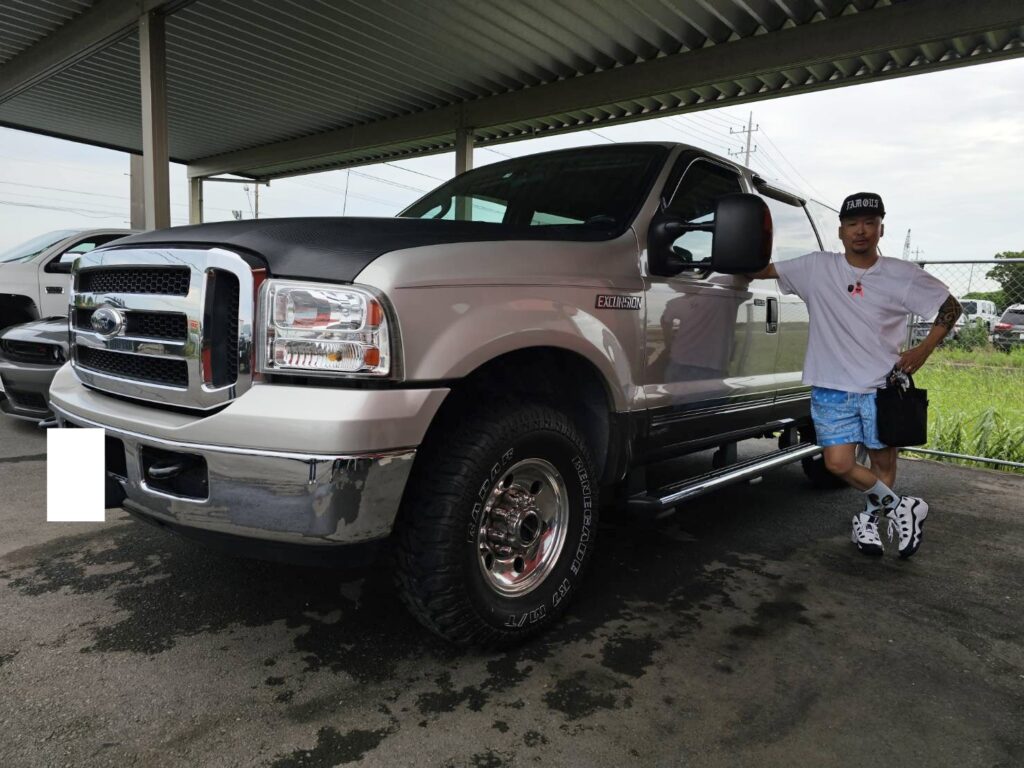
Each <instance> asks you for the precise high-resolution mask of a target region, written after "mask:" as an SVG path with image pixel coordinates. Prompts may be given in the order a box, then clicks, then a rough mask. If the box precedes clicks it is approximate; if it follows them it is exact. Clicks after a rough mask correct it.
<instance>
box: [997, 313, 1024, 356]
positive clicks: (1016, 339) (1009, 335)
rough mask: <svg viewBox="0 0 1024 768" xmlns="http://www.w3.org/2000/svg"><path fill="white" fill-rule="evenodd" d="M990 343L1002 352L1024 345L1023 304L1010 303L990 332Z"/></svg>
mask: <svg viewBox="0 0 1024 768" xmlns="http://www.w3.org/2000/svg"><path fill="white" fill-rule="evenodd" d="M992 345H993V346H994V347H995V348H996V349H1000V350H1002V351H1003V352H1009V351H1010V350H1011V349H1016V348H1018V347H1024V304H1011V305H1010V306H1009V307H1007V308H1006V311H1005V312H1003V316H1002V317H1000V318H999V322H998V323H996V327H995V329H994V331H993V334H992Z"/></svg>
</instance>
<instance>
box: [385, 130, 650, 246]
mask: <svg viewBox="0 0 1024 768" xmlns="http://www.w3.org/2000/svg"><path fill="white" fill-rule="evenodd" d="M667 152H668V150H667V149H666V148H664V147H659V146H645V145H640V146H638V145H623V146H615V147H588V148H586V149H574V150H569V151H564V152H549V153H547V154H543V155H533V156H531V157H524V158H517V159H515V160H509V161H507V162H503V163H495V164H494V165H488V166H485V167H483V168H478V169H476V170H473V171H469V172H468V173H464V174H462V175H460V176H457V177H456V178H454V179H452V180H451V181H450V182H448V183H447V184H445V185H444V186H441V187H439V188H438V189H436V190H434V191H433V192H430V193H429V194H427V196H426V197H424V198H423V199H421V200H419V201H417V202H415V203H413V204H412V205H411V206H410V207H409V208H407V209H406V210H405V211H403V212H402V213H401V214H399V215H400V216H406V217H411V218H418V219H465V218H469V219H471V220H473V221H485V222H493V223H498V222H501V223H504V224H515V225H520V226H533V227H575V228H581V229H582V228H587V229H596V230H615V231H622V230H624V229H625V228H626V227H627V226H628V225H629V224H630V223H631V222H632V220H633V217H634V216H635V215H636V212H637V210H638V209H639V207H640V205H641V204H642V203H643V201H644V199H645V197H646V196H647V192H648V190H649V189H650V186H651V184H652V182H653V181H654V176H655V175H656V174H657V172H658V170H660V168H661V166H662V163H663V162H664V158H665V155H666V154H667ZM467 214H468V215H467Z"/></svg>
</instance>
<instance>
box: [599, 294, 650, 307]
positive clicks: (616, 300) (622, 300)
mask: <svg viewBox="0 0 1024 768" xmlns="http://www.w3.org/2000/svg"><path fill="white" fill-rule="evenodd" d="M594 306H595V307H597V308H598V309H640V297H639V296H622V295H619V294H613V295H608V294H603V293H599V294H597V303H596V304H595V305H594Z"/></svg>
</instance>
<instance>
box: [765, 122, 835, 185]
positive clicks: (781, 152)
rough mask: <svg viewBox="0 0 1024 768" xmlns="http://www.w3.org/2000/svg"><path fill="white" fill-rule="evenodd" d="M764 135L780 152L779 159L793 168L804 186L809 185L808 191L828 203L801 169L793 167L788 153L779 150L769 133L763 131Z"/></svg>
mask: <svg viewBox="0 0 1024 768" xmlns="http://www.w3.org/2000/svg"><path fill="white" fill-rule="evenodd" d="M762 133H763V134H764V137H765V139H766V140H767V141H768V143H769V144H771V146H772V147H773V148H774V149H775V151H776V152H778V153H779V157H781V158H782V160H783V161H784V162H785V163H786V165H788V166H789V167H790V168H792V169H793V172H794V173H795V174H796V175H797V176H799V177H800V179H801V180H803V182H804V184H806V185H807V188H808V189H809V190H810V191H811V192H813V193H814V194H815V195H816V196H817V197H819V198H820V199H821V200H822V201H825V202H827V201H826V200H825V196H824V195H823V194H821V191H820V190H818V189H815V187H814V185H813V184H811V182H809V181H808V180H807V179H806V178H805V177H804V175H803V174H802V173H800V170H799V169H798V168H797V167H796V166H795V165H793V163H791V162H790V161H789V158H788V157H786V153H785V152H783V151H782V150H781V149H779V148H778V146H776V144H775V142H774V141H772V138H771V136H769V135H768V133H767V132H766V131H762Z"/></svg>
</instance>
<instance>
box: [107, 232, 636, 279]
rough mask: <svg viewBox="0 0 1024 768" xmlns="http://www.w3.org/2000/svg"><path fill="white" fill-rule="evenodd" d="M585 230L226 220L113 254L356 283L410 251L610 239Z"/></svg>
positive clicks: (148, 235) (139, 240) (136, 242)
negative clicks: (170, 255)
mask: <svg viewBox="0 0 1024 768" xmlns="http://www.w3.org/2000/svg"><path fill="white" fill-rule="evenodd" d="M614 234H616V233H615V232H612V231H609V230H605V229H589V228H587V229H585V228H583V227H579V226H574V227H524V226H514V225H509V224H491V223H486V222H476V221H441V220H436V219H398V218H387V219H385V218H380V219H378V218H356V217H351V218H348V217H346V218H303V219H260V220H258V221H251V220H250V221H225V222H217V223H212V224H198V225H195V226H189V227H172V228H170V229H160V230H155V231H153V232H145V233H143V234H140V235H134V236H132V237H126V238H123V239H121V240H118V241H117V242H116V243H115V244H112V246H111V247H112V248H116V249H120V248H140V247H143V248H154V247H168V246H187V247H195V246H219V247H222V248H227V249H229V250H237V251H242V252H247V253H249V254H256V255H259V256H261V257H262V258H263V259H264V260H265V261H266V262H267V266H268V268H269V270H270V273H271V274H272V275H274V276H275V277H291V278H308V279H314V280H331V281H335V282H351V281H353V280H354V279H355V278H356V276H357V275H358V274H359V273H360V272H362V271H363V269H365V268H366V266H367V265H369V264H370V262H372V261H373V260H375V259H376V258H378V257H379V256H382V255H383V254H385V253H390V252H392V251H400V250H404V249H407V248H418V247H422V246H429V245H444V244H448V243H467V242H479V243H485V242H496V241H508V240H554V241H565V240H575V241H594V240H608V239H610V238H611V237H612V236H613V235H614Z"/></svg>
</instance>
